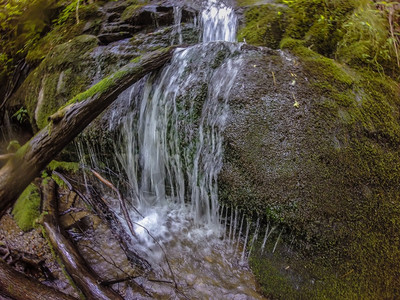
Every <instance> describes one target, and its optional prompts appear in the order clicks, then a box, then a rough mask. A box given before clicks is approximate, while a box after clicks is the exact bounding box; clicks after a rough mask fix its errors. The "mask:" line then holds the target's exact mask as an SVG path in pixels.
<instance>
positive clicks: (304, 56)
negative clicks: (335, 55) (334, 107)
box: [280, 38, 354, 89]
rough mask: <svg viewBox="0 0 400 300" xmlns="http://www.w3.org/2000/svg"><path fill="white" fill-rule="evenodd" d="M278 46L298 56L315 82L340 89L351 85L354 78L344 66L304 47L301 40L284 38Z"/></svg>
mask: <svg viewBox="0 0 400 300" xmlns="http://www.w3.org/2000/svg"><path fill="white" fill-rule="evenodd" d="M280 47H281V49H288V50H290V51H291V52H292V53H294V54H295V55H297V56H299V57H300V58H301V61H302V65H303V67H304V69H305V71H306V72H308V73H309V74H310V75H312V76H313V79H314V80H315V81H316V82H324V83H325V82H326V83H327V84H334V85H335V86H336V87H337V88H340V89H346V88H349V87H351V86H352V84H353V81H354V80H353V78H352V76H351V75H350V74H349V71H347V69H346V68H345V67H344V66H342V65H340V64H339V63H337V62H336V61H335V60H333V59H330V58H327V57H324V56H322V55H320V54H318V53H316V52H315V51H313V50H311V49H309V48H307V47H305V46H304V42H303V41H301V40H295V39H292V38H284V39H283V40H282V41H281V44H280Z"/></svg>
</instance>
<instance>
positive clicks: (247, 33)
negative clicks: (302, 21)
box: [238, 4, 287, 49]
mask: <svg viewBox="0 0 400 300" xmlns="http://www.w3.org/2000/svg"><path fill="white" fill-rule="evenodd" d="M286 10H287V9H286V8H284V7H279V6H276V5H273V4H266V5H260V6H254V7H250V8H249V9H247V10H246V12H245V18H246V26H245V27H242V28H241V29H240V30H239V33H238V40H239V41H244V40H245V41H246V43H249V44H253V45H257V46H267V47H270V48H273V49H277V48H278V47H279V42H280V40H281V39H282V36H283V33H284V30H285V27H286V14H285V11H286Z"/></svg>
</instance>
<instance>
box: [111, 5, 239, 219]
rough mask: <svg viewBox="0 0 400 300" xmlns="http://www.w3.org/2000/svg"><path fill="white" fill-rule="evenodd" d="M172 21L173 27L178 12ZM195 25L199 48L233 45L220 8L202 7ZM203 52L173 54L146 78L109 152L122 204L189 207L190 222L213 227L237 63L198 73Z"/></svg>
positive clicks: (232, 21)
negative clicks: (117, 168) (118, 169)
mask: <svg viewBox="0 0 400 300" xmlns="http://www.w3.org/2000/svg"><path fill="white" fill-rule="evenodd" d="M175 16H176V20H175V26H176V27H177V28H179V27H178V26H179V22H180V17H181V16H180V11H179V9H176V11H175ZM202 24H203V40H204V42H210V41H216V40H222V41H226V42H231V41H234V40H235V35H236V16H235V14H234V12H233V10H232V9H231V8H228V7H226V6H225V5H223V4H217V2H216V1H209V2H208V3H207V6H206V7H205V9H204V10H203V13H202ZM209 48H210V46H208V45H206V44H199V45H196V46H192V47H189V48H187V49H177V51H176V53H175V54H174V56H173V58H172V60H171V63H170V64H169V65H168V66H166V67H164V69H163V70H162V71H161V73H160V74H158V75H157V76H153V77H151V78H149V79H148V81H147V83H146V85H145V87H144V90H143V92H142V94H141V96H140V97H137V96H136V97H135V99H129V101H135V104H136V105H135V107H136V109H134V110H133V111H132V112H130V113H129V114H128V115H127V116H126V117H125V118H124V119H123V120H122V129H121V143H120V144H122V147H119V148H118V146H117V147H116V148H117V152H118V154H117V155H118V158H119V160H120V162H121V165H122V167H123V169H124V170H125V173H126V174H127V177H128V180H129V183H130V186H131V187H132V190H131V191H129V194H130V198H131V199H132V202H133V203H134V204H135V205H136V206H137V207H138V208H139V209H140V210H141V211H142V212H144V213H146V212H149V213H150V212H151V211H153V210H154V208H155V207H158V208H160V207H164V206H166V205H170V204H171V203H173V204H174V205H177V206H176V207H178V209H180V210H183V209H185V208H189V210H190V214H191V217H192V218H193V220H194V221H195V223H197V224H208V225H214V226H215V225H219V215H218V211H219V204H218V186H217V176H218V173H219V172H220V169H221V167H222V136H221V131H222V130H223V127H224V123H225V118H226V115H227V109H228V107H227V101H228V98H229V93H230V90H231V88H232V86H233V84H234V79H235V77H236V74H237V72H238V71H239V69H240V65H241V60H240V58H235V59H229V58H228V59H226V60H225V62H224V63H222V65H220V66H218V67H217V68H211V67H208V68H205V66H204V62H203V61H202V59H199V58H203V59H206V58H207V56H206V53H207V51H209V50H207V49H209ZM214 48H215V50H213V51H214V52H215V51H225V52H226V53H227V54H226V56H228V57H229V56H231V55H232V54H233V53H234V52H235V51H237V50H238V46H237V45H235V44H232V43H222V42H219V43H217V44H215V45H214ZM189 70H190V71H189ZM199 78H200V79H201V80H200V79H199ZM196 86H200V87H201V88H199V89H197V90H196V89H194V88H193V87H196ZM133 90H134V88H133ZM132 95H135V93H134V92H131V96H130V97H131V98H132ZM200 101H201V102H203V103H199V102H200ZM201 105H202V108H201V111H200V110H199V107H200V106H201Z"/></svg>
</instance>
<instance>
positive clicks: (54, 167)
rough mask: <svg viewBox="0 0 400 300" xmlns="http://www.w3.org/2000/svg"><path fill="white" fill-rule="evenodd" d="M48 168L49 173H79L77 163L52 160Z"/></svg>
mask: <svg viewBox="0 0 400 300" xmlns="http://www.w3.org/2000/svg"><path fill="white" fill-rule="evenodd" d="M48 168H49V169H50V170H51V171H66V172H70V173H76V172H78V171H79V163H76V162H67V161H56V160H52V161H51V162H50V163H49V165H48Z"/></svg>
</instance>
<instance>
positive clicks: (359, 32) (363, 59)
mask: <svg viewBox="0 0 400 300" xmlns="http://www.w3.org/2000/svg"><path fill="white" fill-rule="evenodd" d="M342 30H343V32H344V35H343V39H342V40H341V41H340V42H339V47H338V51H337V57H338V58H339V59H341V60H343V61H345V62H346V63H349V64H352V65H371V66H373V67H374V69H375V70H378V71H383V66H385V67H390V64H391V63H392V62H393V59H394V58H395V49H394V44H393V41H392V39H391V37H390V35H388V32H389V23H388V21H387V19H386V17H385V16H384V14H383V13H382V12H381V11H379V10H377V9H376V8H375V7H372V6H371V5H370V4H369V5H365V6H360V7H358V8H357V9H356V10H355V11H354V13H353V14H352V15H351V16H350V18H349V19H348V20H347V21H346V22H345V23H344V24H343V26H342Z"/></svg>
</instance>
